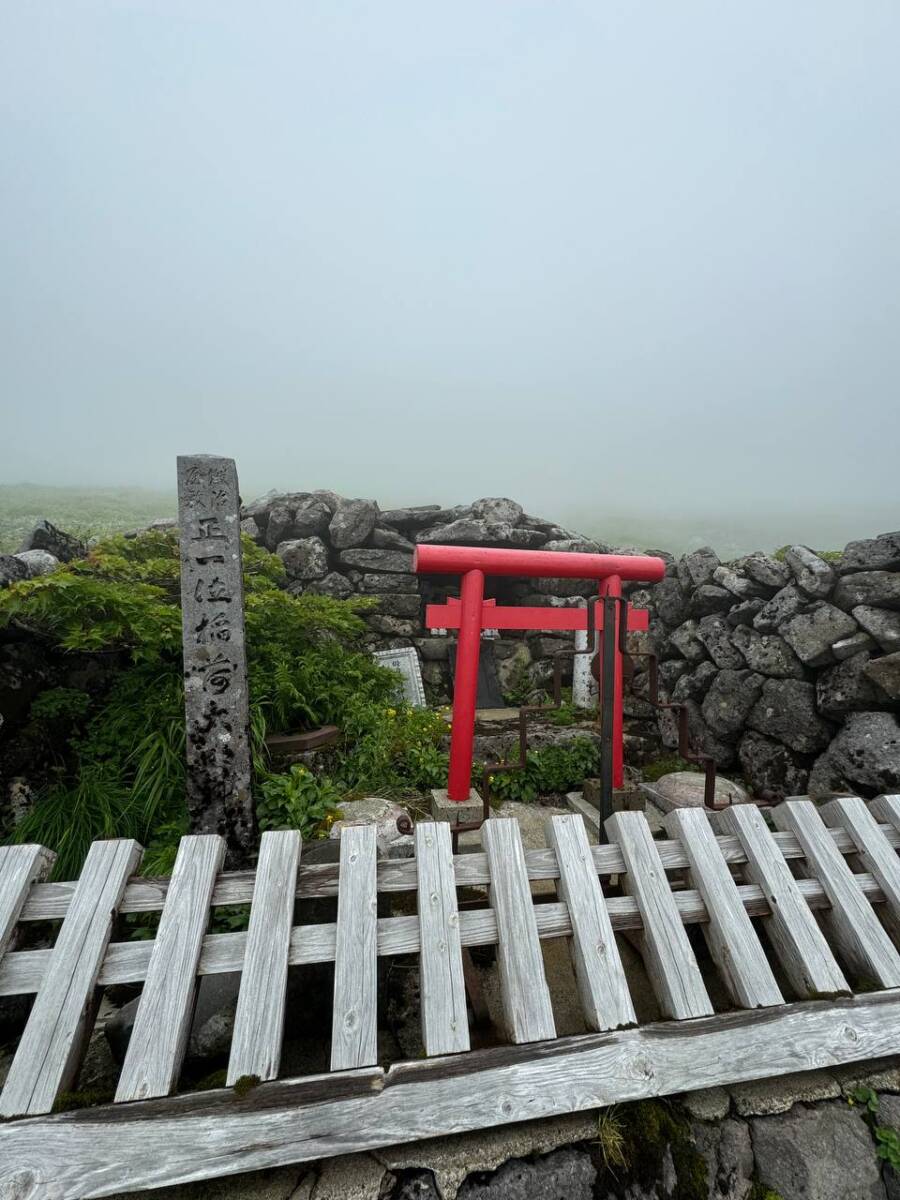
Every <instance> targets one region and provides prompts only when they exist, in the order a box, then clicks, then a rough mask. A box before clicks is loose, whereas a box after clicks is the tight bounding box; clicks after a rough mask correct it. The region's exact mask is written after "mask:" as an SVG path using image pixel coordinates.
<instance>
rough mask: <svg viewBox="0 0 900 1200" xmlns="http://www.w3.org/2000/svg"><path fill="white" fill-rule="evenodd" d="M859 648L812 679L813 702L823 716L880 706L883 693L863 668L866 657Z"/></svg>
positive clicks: (882, 703) (840, 715)
mask: <svg viewBox="0 0 900 1200" xmlns="http://www.w3.org/2000/svg"><path fill="white" fill-rule="evenodd" d="M870 657H871V656H870V655H869V652H868V651H867V650H863V651H862V653H860V654H854V655H853V657H852V658H847V659H845V660H844V661H843V662H839V663H837V664H836V665H835V666H833V667H829V668H828V670H826V671H821V672H820V673H819V676H818V678H817V679H816V704H817V706H818V709H819V712H820V713H821V714H822V715H823V716H824V717H831V718H832V719H833V720H840V718H841V717H844V716H846V715H847V713H849V712H865V711H866V710H867V709H875V708H882V707H884V706H885V703H886V700H887V697H886V696H885V695H884V693H883V692H882V691H881V690H880V688H878V687H877V685H876V684H875V683H873V682H872V680H871V678H870V677H869V675H868V674H867V672H866V667H867V665H868V662H869V659H870Z"/></svg>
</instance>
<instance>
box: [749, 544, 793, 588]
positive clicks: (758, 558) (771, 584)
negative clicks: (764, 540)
mask: <svg viewBox="0 0 900 1200" xmlns="http://www.w3.org/2000/svg"><path fill="white" fill-rule="evenodd" d="M742 565H743V569H744V571H745V573H746V574H747V575H748V576H749V577H750V578H751V579H752V580H753V581H754V582H755V583H759V584H761V585H762V586H763V587H766V588H771V589H772V590H773V591H778V590H780V589H781V588H783V587H787V585H788V584H789V583H790V581H791V571H790V568H789V567H788V565H787V563H783V562H779V561H778V559H777V558H774V557H773V556H772V555H771V554H763V553H762V551H759V550H758V551H756V553H754V554H748V555H747V557H746V558H745V559H744V560H743V563H742Z"/></svg>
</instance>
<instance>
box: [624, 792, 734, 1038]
mask: <svg viewBox="0 0 900 1200" xmlns="http://www.w3.org/2000/svg"><path fill="white" fill-rule="evenodd" d="M604 828H605V829H606V835H607V837H608V838H609V839H610V841H615V842H616V843H617V844H618V846H619V849H620V850H621V851H622V857H623V859H624V860H625V874H624V875H623V877H622V879H621V880H620V882H621V884H622V886H623V887H624V889H625V890H626V891H627V892H628V894H629V895H631V896H633V897H634V899H635V900H636V902H637V906H638V909H639V910H640V913H641V917H642V918H643V922H644V938H643V944H644V960H645V963H646V967H647V973H648V975H649V976H650V979H651V980H652V982H653V987H654V990H655V992H656V995H657V999H658V1000H659V1003H660V1006H661V1007H662V1010H663V1012H665V1013H666V1014H667V1015H668V1016H670V1017H674V1018H675V1019H676V1020H679V1021H683V1020H686V1019H688V1018H690V1017H704V1016H708V1015H709V1014H710V1013H711V1012H712V1011H713V1008H712V1004H711V1003H710V999H709V996H708V995H707V992H706V987H705V985H704V983H703V977H702V976H701V974H700V968H699V967H698V965H697V959H696V958H695V957H694V952H693V950H692V949H691V944H690V942H689V941H688V936H687V933H686V932H685V929H684V926H683V925H682V923H681V917H680V916H679V915H678V908H677V906H676V904H675V898H674V896H673V894H672V889H671V888H670V887H669V881H668V879H667V878H666V872H665V869H664V867H663V864H662V861H661V860H660V857H659V852H658V850H657V849H656V843H655V842H654V841H653V835H652V834H651V833H650V826H649V825H648V824H647V818H646V817H645V816H644V814H643V813H639V812H617V813H613V814H612V816H611V817H607V819H606V821H605V822H604Z"/></svg>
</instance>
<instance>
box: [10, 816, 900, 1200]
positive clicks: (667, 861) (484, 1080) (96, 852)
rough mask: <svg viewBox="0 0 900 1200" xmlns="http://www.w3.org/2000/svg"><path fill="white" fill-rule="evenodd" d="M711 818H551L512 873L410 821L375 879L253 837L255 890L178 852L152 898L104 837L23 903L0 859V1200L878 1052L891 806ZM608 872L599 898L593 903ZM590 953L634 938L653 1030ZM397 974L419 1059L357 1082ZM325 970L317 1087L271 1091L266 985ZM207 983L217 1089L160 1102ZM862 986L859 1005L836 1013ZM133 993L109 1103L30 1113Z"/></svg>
mask: <svg viewBox="0 0 900 1200" xmlns="http://www.w3.org/2000/svg"><path fill="white" fill-rule="evenodd" d="M719 820H720V830H719V833H718V835H717V834H716V833H715V832H714V831H713V829H712V828H711V826H710V824H709V822H708V820H707V817H706V815H705V814H704V813H703V812H701V811H697V810H682V811H679V812H675V813H672V814H671V815H670V817H669V818H668V833H669V835H670V840H665V841H654V840H653V838H652V837H651V835H650V830H649V827H648V825H647V823H646V821H645V819H644V817H643V815H642V814H640V813H630V812H624V813H617V814H616V815H614V816H613V817H611V818H610V821H609V822H608V826H607V828H608V833H609V835H610V839H611V840H610V844H608V845H603V846H594V847H591V846H589V845H588V840H587V835H586V832H585V828H584V824H583V822H582V819H581V818H580V817H579V816H562V817H560V816H555V817H552V818H551V819H550V820H549V821H548V827H547V829H548V840H549V844H550V845H551V847H552V849H549V850H532V851H528V852H526V851H524V850H523V848H522V843H521V839H520V834H519V827H518V824H517V823H516V822H514V821H508V820H503V819H495V820H492V821H489V822H488V823H486V824H485V826H484V828H483V831H482V841H483V852H482V853H472V854H462V855H457V856H456V857H454V856H453V854H452V852H451V846H450V834H449V827H448V826H446V825H442V824H432V823H428V824H424V823H423V824H420V825H418V826H417V828H416V854H415V858H414V859H411V860H405V861H380V860H378V859H377V858H376V846H375V831H374V827H373V826H363V825H360V826H349V827H348V828H346V829H345V830H344V833H343V836H342V839H341V850H340V863H339V864H311V865H306V864H304V863H303V861H302V857H301V845H300V839H299V836H298V835H297V834H296V833H292V832H279V833H267V834H265V835H264V836H263V839H262V844H261V849H260V857H259V863H258V866H257V869H256V870H255V871H245V872H236V873H222V871H221V866H222V859H223V845H222V843H221V840H220V839H219V838H217V837H210V836H201V837H187V838H184V839H183V841H182V843H181V846H180V849H179V852H178V858H177V861H176V864H175V867H174V870H173V873H172V877H171V879H168V880H158V879H140V878H134V877H133V872H134V871H135V869H136V868H137V865H138V862H139V858H140V848H139V847H138V846H137V845H136V844H135V843H134V842H131V841H107V842H97V843H95V844H94V845H93V847H92V848H91V851H90V853H89V855H88V858H87V861H86V862H85V865H84V869H83V871H82V874H81V878H80V879H79V880H78V881H77V882H71V883H47V882H43V880H44V878H45V877H46V873H47V871H48V869H49V867H50V865H51V863H52V855H50V854H49V853H48V852H47V851H45V850H43V849H41V848H40V847H36V846H15V847H4V848H0V996H8V995H17V994H34V996H35V999H34V1004H33V1007H32V1010H31V1014H30V1017H29V1019H28V1023H27V1026H26V1028H25V1030H24V1033H23V1035H22V1038H21V1041H20V1044H19V1047H18V1049H17V1051H16V1054H15V1057H14V1059H13V1062H12V1066H11V1069H10V1071H9V1075H8V1077H7V1080H6V1083H5V1085H4V1087H3V1091H2V1094H0V1118H2V1119H0V1197H3V1200H13V1198H14V1200H25V1198H29V1200H32V1198H33V1200H37V1198H39V1197H41V1198H43V1197H48V1198H52V1200H69V1198H71V1200H76V1198H81V1197H93V1196H104V1195H109V1194H111V1193H113V1192H116V1191H120V1190H123V1189H126V1188H153V1187H160V1186H162V1185H164V1184H170V1183H177V1182H186V1181H190V1180H197V1179H205V1178H211V1177H216V1176H221V1175H227V1174H229V1173H234V1172H239V1171H248V1170H253V1169H258V1168H263V1167H273V1166H278V1165H282V1164H286V1163H292V1162H298V1161H301V1160H304V1159H311V1158H319V1157H322V1156H325V1155H333V1154H341V1153H346V1152H349V1151H356V1150H364V1149H368V1148H373V1147H376V1146H383V1145H390V1144H392V1143H397V1142H404V1141H410V1140H415V1139H417V1138H424V1137H429V1136H433V1135H435V1134H443V1133H452V1132H458V1131H462V1130H468V1129H474V1128H479V1127H484V1126H491V1125H497V1124H503V1123H506V1122H511V1121H519V1120H523V1119H527V1118H532V1117H541V1116H548V1115H552V1114H555V1113H561V1112H570V1111H574V1110H578V1109H585V1108H592V1107H598V1106H602V1105H606V1104H610V1103H613V1102H617V1101H625V1100H633V1099H638V1098H641V1097H647V1096H655V1095H664V1094H668V1093H673V1092H679V1091H684V1090H688V1089H694V1088H702V1087H709V1086H713V1085H715V1084H722V1083H729V1082H736V1081H739V1080H747V1079H753V1078H761V1077H765V1076H770V1075H777V1074H780V1073H784V1072H788V1071H797V1070H804V1069H809V1068H812V1067H818V1066H823V1065H827V1064H838V1063H844V1062H851V1061H855V1060H859V1059H865V1058H870V1057H877V1056H880V1055H883V1054H887V1053H891V1052H894V1051H896V1050H897V1049H898V1046H900V955H898V952H897V944H898V942H897V937H898V932H900V860H898V856H897V848H898V846H900V796H882V797H879V798H878V799H877V800H875V801H872V802H871V803H870V804H868V805H867V804H865V803H864V802H863V801H862V800H860V799H858V798H845V799H839V800H834V801H832V802H831V803H829V804H828V805H826V806H825V807H823V808H821V809H817V808H816V807H815V806H814V805H813V804H812V803H810V802H809V801H807V800H792V801H788V802H786V803H784V804H782V805H781V806H780V807H779V808H777V809H775V810H774V820H775V824H776V826H777V830H778V831H777V832H774V833H773V832H772V831H770V829H769V828H768V826H767V825H766V823H765V821H764V819H763V816H762V814H761V813H760V811H759V810H757V809H756V808H754V807H752V806H744V807H735V808H732V809H729V810H726V811H725V812H724V813H723V814H721V817H720V818H719ZM667 872H676V873H677V875H678V879H679V886H678V887H676V888H674V889H673V887H672V881H670V879H669V878H668V876H667ZM611 875H616V876H618V877H619V881H620V883H621V884H622V885H623V888H624V892H625V894H624V895H604V891H603V888H602V886H601V880H604V879H608V878H609V877H610V876H611ZM534 880H555V881H556V884H557V901H556V902H545V903H537V904H536V903H535V902H534V899H533V897H532V893H531V886H530V885H531V882H532V881H534ZM477 885H490V887H489V891H488V905H489V906H488V907H485V908H481V909H472V910H463V911H460V910H459V908H458V904H457V889H458V888H460V887H469V886H477ZM607 890H608V889H607ZM379 892H382V893H390V892H412V893H416V894H417V915H412V916H409V915H403V916H389V917H379V916H378V911H377V899H378V893H379ZM321 896H337V920H336V921H335V922H334V923H329V924H299V925H297V924H294V901H295V899H296V898H309V897H321ZM242 903H243V904H246V903H250V904H251V910H250V920H249V927H248V929H247V931H246V932H241V933H219V934H216V933H213V934H210V933H207V926H208V923H209V917H210V909H211V907H216V906H219V905H232V904H242ZM153 912H160V913H161V916H160V920H159V926H158V929H157V932H156V937H155V939H154V940H152V941H129V942H116V941H111V937H112V936H113V933H114V930H115V919H116V916H117V914H123V913H153ZM754 918H759V920H758V921H754V920H753V919H754ZM47 920H61V922H62V924H61V925H60V927H59V932H58V935H57V937H56V941H55V945H54V946H53V948H52V949H22V950H16V949H14V948H12V947H13V946H14V944H15V934H16V930H17V928H18V927H19V925H20V924H21V923H23V922H29V921H47ZM690 925H698V926H699V927H700V928H701V929H702V930H703V933H704V935H705V937H706V941H707V943H708V947H709V952H710V957H711V959H712V962H713V963H714V964H715V968H716V970H717V971H718V973H719V975H720V977H721V981H722V983H723V984H724V988H725V991H726V993H727V995H728V997H729V998H730V999H729V1010H728V1011H723V1012H715V1011H714V1008H713V1004H712V1001H711V1000H710V995H709V992H708V990H707V985H706V982H705V981H704V976H703V975H702V974H701V971H700V968H699V966H698V962H697V958H696V956H695V954H694V950H693V948H692V946H691V943H690V941H689V939H688V935H687V932H686V928H685V927H686V926H690ZM760 929H764V930H765V933H766V935H767V938H766V942H767V948H766V947H764V944H763V941H762V940H761V939H760V937H759V932H760ZM617 930H619V931H623V930H631V931H634V932H635V934H637V935H638V936H639V938H640V945H641V948H642V953H643V956H644V961H645V964H646V967H647V973H648V975H649V977H650V979H651V981H652V985H653V989H654V991H655V993H656V997H657V999H658V1001H659V1005H660V1008H661V1010H662V1011H663V1013H664V1014H665V1017H666V1018H667V1019H666V1020H663V1021H659V1022H655V1023H653V1024H651V1025H645V1026H642V1027H640V1026H638V1025H637V1024H636V1021H635V1013H634V1008H633V1005H632V999H631V996H630V994H629V988H628V983H627V980H626V977H625V973H624V970H623V967H622V962H621V959H620V957H619V951H618V948H617V944H616V937H615V933H616V931H617ZM555 937H565V938H568V939H570V942H571V948H572V958H573V964H574V969H575V974H576V978H577V982H578V987H579V994H580V998H581V1004H582V1008H583V1012H584V1018H585V1022H586V1025H587V1027H588V1028H589V1029H591V1030H593V1031H594V1032H592V1033H588V1034H585V1035H581V1036H578V1037H568V1038H557V1037H556V1028H555V1024H554V1015H553V1009H552V1005H551V998H550V991H549V989H548V986H547V980H546V977H545V971H544V963H543V957H542V953H541V947H540V942H541V939H544V938H555ZM478 945H496V947H497V958H498V966H499V976H500V983H501V993H502V1003H503V1011H504V1016H505V1023H506V1032H507V1036H508V1040H509V1042H510V1043H511V1044H510V1045H502V1046H498V1047H495V1048H493V1049H487V1050H470V1049H469V1029H468V1022H467V1017H466V995H465V986H464V980H463V967H462V947H465V946H478ZM4 951H5V953H4ZM398 954H418V955H419V956H420V967H421V1018H422V1035H423V1042H424V1046H425V1051H426V1058H425V1059H423V1060H422V1061H417V1062H407V1063H400V1064H396V1065H393V1066H391V1067H390V1068H387V1069H385V1068H382V1067H381V1066H379V1065H378V1063H377V1050H376V1044H377V1039H376V1033H377V1025H378V1020H377V1002H376V1000H377V987H376V977H377V963H378V958H379V957H384V956H390V955H398ZM332 961H333V962H334V964H335V973H334V998H333V1027H332V1041H331V1072H330V1073H326V1074H323V1075H316V1076H310V1077H305V1078H300V1079H289V1080H287V1079H286V1080H279V1079H278V1071H279V1062H280V1056H281V1045H282V1037H283V1031H284V1026H285V1016H286V1014H285V996H286V984H287V973H288V967H289V966H291V965H294V964H302V963H321V962H332ZM773 964H774V965H775V967H776V969H775V970H773ZM232 971H240V972H242V975H241V987H240V993H239V998H238V1005H237V1011H236V1017H235V1028H234V1035H233V1041H232V1046H231V1054H230V1061H229V1065H228V1072H227V1086H226V1087H224V1088H220V1089H217V1090H214V1091H207V1092H200V1093H188V1094H183V1095H174V1094H173V1093H174V1092H175V1091H176V1089H177V1086H178V1080H179V1074H180V1071H181V1066H182V1061H183V1059H184V1055H185V1049H186V1045H187V1038H188V1032H189V1028H190V1022H191V1016H192V1011H193V1004H194V999H195V994H196V986H197V979H198V977H199V976H201V975H208V974H215V973H220V972H232ZM779 978H780V979H782V980H784V981H785V983H784V984H779ZM862 981H865V986H866V987H867V988H868V989H872V988H873V987H874V989H875V990H874V991H873V990H868V991H867V992H866V993H865V994H861V995H854V994H853V986H854V984H855V985H856V986H861V985H862ZM138 982H143V991H142V993H141V1000H140V1003H139V1006H138V1011H137V1016H136V1020H135V1025H134V1030H133V1033H132V1036H131V1040H130V1043H129V1046H128V1050H127V1054H126V1057H125V1061H124V1063H123V1066H122V1070H121V1075H120V1078H119V1081H118V1087H117V1090H116V1095H115V1102H114V1103H113V1104H109V1105H104V1106H100V1107H95V1108H88V1109H83V1110H80V1111H76V1112H71V1113H64V1114H59V1115H53V1113H52V1109H53V1106H54V1103H55V1101H56V1099H57V1097H58V1096H59V1094H60V1093H61V1092H62V1091H64V1090H66V1089H67V1088H69V1087H70V1086H71V1085H72V1083H73V1081H74V1080H75V1079H76V1078H77V1074H78V1070H79V1067H80V1063H81V1056H82V1052H83V1049H84V1046H85V1044H86V1038H87V1035H88V1034H89V1032H90V1028H91V1024H92V1020H93V1015H94V1013H95V1010H96V1004H97V999H98V996H99V992H100V989H102V988H103V987H104V986H106V985H111V984H119V983H138ZM788 990H789V993H790V994H789V995H787V996H786V995H785V992H786V991H788ZM291 1019H294V1020H296V1019H301V1020H302V1013H292V1014H291ZM248 1077H255V1078H256V1079H258V1080H259V1081H261V1082H260V1083H259V1084H258V1085H257V1086H252V1087H247V1086H246V1082H247V1081H248ZM240 1081H244V1084H245V1086H240V1087H235V1086H234V1085H235V1084H237V1083H239V1082H240ZM254 1082H255V1080H254Z"/></svg>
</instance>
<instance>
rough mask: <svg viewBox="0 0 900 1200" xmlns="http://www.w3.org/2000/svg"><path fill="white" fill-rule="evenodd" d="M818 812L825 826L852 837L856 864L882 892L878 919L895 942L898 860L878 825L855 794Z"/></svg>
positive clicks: (898, 938) (898, 931)
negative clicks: (882, 922) (855, 852)
mask: <svg viewBox="0 0 900 1200" xmlns="http://www.w3.org/2000/svg"><path fill="white" fill-rule="evenodd" d="M819 812H820V814H821V816H822V819H823V820H824V821H825V823H826V824H827V825H829V826H832V827H833V828H841V829H844V830H846V831H847V833H848V834H849V835H850V837H851V838H852V839H853V845H854V846H855V848H856V850H857V855H858V858H859V861H860V864H861V865H862V866H863V867H864V868H865V870H866V871H867V872H869V873H870V874H871V875H873V876H874V878H875V880H876V881H877V883H878V886H879V887H880V888H881V891H882V892H883V893H884V899H885V904H884V908H883V909H882V912H881V916H882V920H883V921H884V923H885V925H886V926H887V928H888V929H889V930H890V931H891V934H892V936H893V937H894V940H895V942H900V860H898V858H897V852H896V850H895V849H894V847H893V846H892V845H891V844H890V842H889V841H888V839H887V838H886V837H885V836H884V834H883V832H882V826H880V825H879V824H878V822H877V821H876V820H875V817H874V815H873V814H872V812H871V810H870V809H869V808H868V807H867V806H866V804H865V803H864V802H863V801H862V800H861V799H860V798H859V796H840V797H838V798H837V799H835V800H830V801H829V802H828V803H827V804H823V805H822V807H821V808H820V809H819ZM858 881H859V877H857V882H858Z"/></svg>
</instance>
